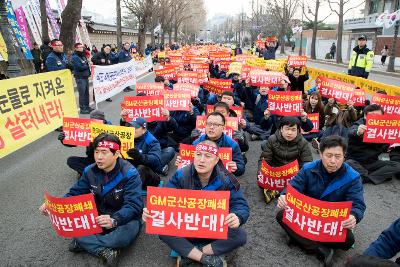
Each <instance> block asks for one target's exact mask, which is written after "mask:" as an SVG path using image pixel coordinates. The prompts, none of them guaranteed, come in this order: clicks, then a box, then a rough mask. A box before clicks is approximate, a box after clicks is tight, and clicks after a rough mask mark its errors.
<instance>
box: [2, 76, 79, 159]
mask: <svg viewBox="0 0 400 267" xmlns="http://www.w3.org/2000/svg"><path fill="white" fill-rule="evenodd" d="M75 99H76V98H75V94H74V85H73V83H72V75H71V72H70V71H69V70H60V71H52V72H47V73H42V74H34V75H28V76H21V77H18V78H13V79H7V80H1V81H0V125H1V127H0V158H2V157H4V156H7V155H8V154H10V153H12V152H14V151H16V150H18V149H20V148H21V147H24V146H26V145H27V144H29V143H31V142H33V141H35V140H37V139H39V138H40V137H42V136H44V135H46V134H48V133H50V132H52V131H54V129H56V128H58V127H60V126H61V125H62V119H63V117H75V118H76V117H78V111H77V107H76V100H75Z"/></svg>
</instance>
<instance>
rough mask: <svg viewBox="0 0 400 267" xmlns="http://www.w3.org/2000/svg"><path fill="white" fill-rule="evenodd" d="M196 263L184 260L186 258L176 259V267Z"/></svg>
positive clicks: (184, 266) (187, 259) (179, 257)
mask: <svg viewBox="0 0 400 267" xmlns="http://www.w3.org/2000/svg"><path fill="white" fill-rule="evenodd" d="M195 263H196V262H195V261H194V260H192V259H189V258H186V257H181V256H178V258H176V266H177V267H186V266H189V265H191V264H195Z"/></svg>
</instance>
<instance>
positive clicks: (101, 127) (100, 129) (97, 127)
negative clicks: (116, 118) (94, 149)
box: [90, 122, 135, 159]
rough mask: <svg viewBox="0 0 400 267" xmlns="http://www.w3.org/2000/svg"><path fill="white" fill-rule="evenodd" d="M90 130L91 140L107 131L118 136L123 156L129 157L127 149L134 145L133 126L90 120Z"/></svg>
mask: <svg viewBox="0 0 400 267" xmlns="http://www.w3.org/2000/svg"><path fill="white" fill-rule="evenodd" d="M90 132H91V135H92V141H93V140H94V139H95V138H96V137H97V136H98V135H99V134H101V133H109V134H114V135H116V136H118V137H119V140H120V141H121V147H120V150H121V154H122V156H123V157H124V158H128V159H130V157H129V156H128V154H127V152H128V150H129V149H131V148H133V147H134V144H135V143H134V138H135V128H134V127H124V126H115V125H108V124H100V123H95V122H91V123H90Z"/></svg>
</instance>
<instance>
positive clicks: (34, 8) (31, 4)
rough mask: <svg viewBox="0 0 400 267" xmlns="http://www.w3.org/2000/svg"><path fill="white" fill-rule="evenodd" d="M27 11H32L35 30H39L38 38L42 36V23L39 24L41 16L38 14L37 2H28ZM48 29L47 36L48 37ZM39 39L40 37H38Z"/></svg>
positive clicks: (29, 0)
mask: <svg viewBox="0 0 400 267" xmlns="http://www.w3.org/2000/svg"><path fill="white" fill-rule="evenodd" d="M27 7H28V9H29V8H30V10H31V11H32V16H33V19H34V21H35V24H36V28H37V29H38V30H39V34H40V36H42V22H41V14H40V3H39V0H28V6H27ZM50 32H51V30H50V28H49V35H50ZM40 38H41V37H40Z"/></svg>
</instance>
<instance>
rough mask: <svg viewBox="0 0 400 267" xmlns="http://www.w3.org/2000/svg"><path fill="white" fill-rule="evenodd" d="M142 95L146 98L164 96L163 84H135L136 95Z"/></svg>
mask: <svg viewBox="0 0 400 267" xmlns="http://www.w3.org/2000/svg"><path fill="white" fill-rule="evenodd" d="M141 93H144V94H146V95H147V96H154V95H164V84H163V83H137V84H136V94H141Z"/></svg>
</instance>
